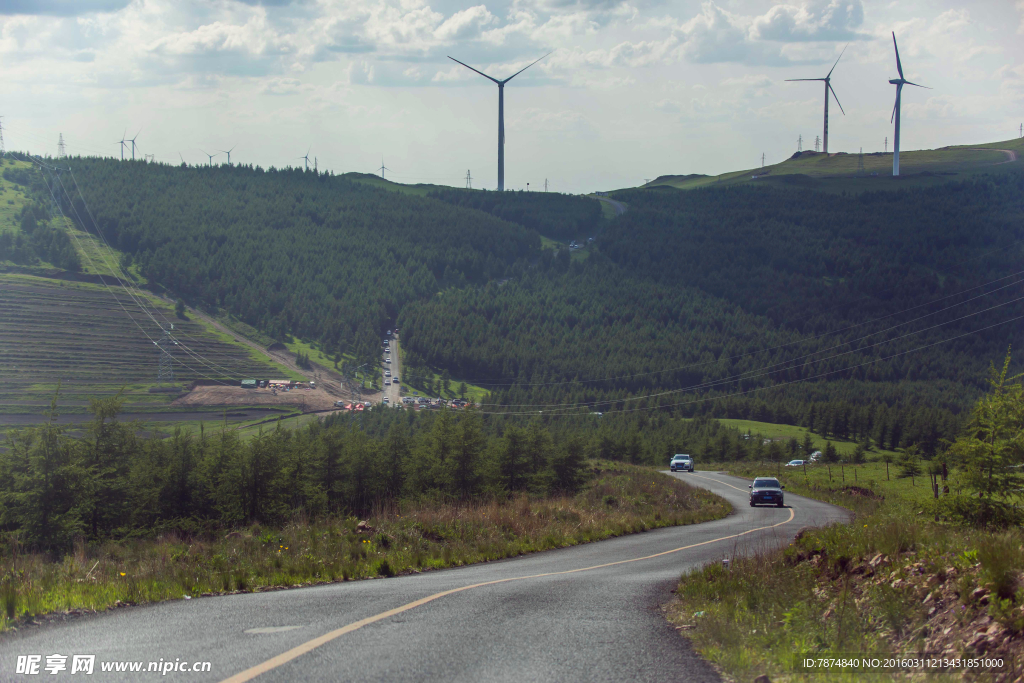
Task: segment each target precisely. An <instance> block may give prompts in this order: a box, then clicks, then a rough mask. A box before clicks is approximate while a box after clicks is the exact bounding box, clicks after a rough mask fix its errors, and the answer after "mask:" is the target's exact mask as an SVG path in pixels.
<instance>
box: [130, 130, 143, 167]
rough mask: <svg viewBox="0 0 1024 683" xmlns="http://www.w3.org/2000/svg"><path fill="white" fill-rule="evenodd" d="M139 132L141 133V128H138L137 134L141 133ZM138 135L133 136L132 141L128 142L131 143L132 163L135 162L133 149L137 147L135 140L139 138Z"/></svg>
mask: <svg viewBox="0 0 1024 683" xmlns="http://www.w3.org/2000/svg"><path fill="white" fill-rule="evenodd" d="M141 132H142V129H141V128H139V133H141ZM139 133H136V134H135V137H134V138H132V139H131V140H130V141H129V142H131V143H132V161H135V148H136V147H137V145H136V144H135V138H137V137H139Z"/></svg>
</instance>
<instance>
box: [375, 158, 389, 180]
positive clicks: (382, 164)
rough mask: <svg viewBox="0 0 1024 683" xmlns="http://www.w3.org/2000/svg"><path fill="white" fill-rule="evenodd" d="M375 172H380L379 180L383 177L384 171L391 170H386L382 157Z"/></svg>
mask: <svg viewBox="0 0 1024 683" xmlns="http://www.w3.org/2000/svg"><path fill="white" fill-rule="evenodd" d="M377 170H378V171H380V177H381V178H383V177H384V171H390V170H391V169H390V168H388V167H387V166H385V165H384V157H383V156H382V157H381V158H380V168H378V169H377Z"/></svg>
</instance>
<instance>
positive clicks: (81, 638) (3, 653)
mask: <svg viewBox="0 0 1024 683" xmlns="http://www.w3.org/2000/svg"><path fill="white" fill-rule="evenodd" d="M670 476H677V477H679V478H681V479H683V480H686V481H688V482H690V483H692V484H694V485H698V486H702V487H705V488H707V489H710V490H711V491H714V492H715V493H718V494H719V495H721V496H723V497H724V498H726V499H727V500H728V501H729V502H730V503H732V505H733V506H734V508H735V512H734V513H733V514H730V515H729V516H728V517H726V518H724V519H721V520H717V521H713V522H706V523H704V524H696V525H691V526H682V527H672V528H667V529H659V530H655V531H650V532H647V533H643V534H633V535H629V536H623V537H619V538H614V539H610V540H607V541H602V542H598V543H590V544H586V545H581V546H576V547H573V548H565V549H561V550H554V551H550V552H544V553H536V554H533V555H527V556H523V557H519V558H515V559H511V560H505V561H501V562H492V563H484V564H477V565H472V566H469V567H463V568H460V569H452V570H445V571H434V572H425V573H422V574H415V575H408V576H401V577H397V578H392V579H382V580H370V581H356V582H351V583H343V584H331V585H325V586H319V587H313V588H303V589H296V590H288V591H278V592H268V593H249V594H241V595H232V596H225V597H215V598H200V599H194V600H188V601H186V600H179V601H174V602H167V603H162V604H157V605H149V606H140V607H131V608H126V609H119V610H113V611H110V612H105V613H101V614H97V615H93V616H88V617H82V618H78V619H75V620H72V621H69V622H67V623H64V624H55V625H51V626H43V627H38V628H27V629H23V630H22V631H21V632H19V633H16V634H5V635H3V636H0V680H4V681H7V680H12V679H13V680H31V679H32V678H33V677H21V676H15V675H14V672H15V666H16V659H17V656H18V655H30V654H38V655H42V656H43V663H44V664H45V661H46V659H45V658H46V656H47V655H50V654H53V653H58V654H63V655H74V654H83V653H84V654H94V655H96V669H95V673H94V674H93V676H91V677H89V678H88V679H87V680H112V681H125V680H161V679H162V680H172V679H173V680H188V681H231V682H233V683H241V682H242V681H249V680H256V681H259V682H260V683H263V682H268V681H281V682H284V681H389V682H390V681H417V682H418V681H474V682H475V681H517V682H518V681H627V680H628V681H691V682H698V683H700V682H702V681H718V680H720V679H719V677H718V675H717V674H716V672H715V671H714V670H713V668H712V667H711V666H710V665H708V664H707V663H706V662H705V661H704V660H703V659H701V658H700V657H699V656H697V655H696V654H695V653H694V652H693V651H692V649H691V648H690V647H689V645H688V644H687V642H686V641H685V640H684V639H682V638H680V636H679V635H678V633H677V632H676V631H675V630H673V629H672V628H671V627H670V626H669V625H668V623H667V622H666V620H665V618H664V616H663V614H662V612H661V609H660V606H661V605H663V604H664V603H666V602H668V601H669V599H670V598H671V593H670V591H671V590H672V588H674V586H675V584H676V582H677V581H678V579H679V576H680V574H682V573H683V572H686V571H688V570H691V569H694V568H697V567H700V566H702V565H703V564H705V563H707V562H716V561H720V560H721V559H722V558H723V557H726V556H734V555H739V554H741V553H749V552H752V551H756V550H758V549H766V548H774V547H778V546H781V545H784V544H786V543H788V542H789V541H790V540H791V539H792V538H793V536H794V535H795V534H796V532H797V531H798V530H799V529H800V528H802V527H805V526H819V525H824V524H829V523H832V522H840V521H846V520H848V519H849V513H848V512H847V511H846V510H843V509H841V508H837V507H834V506H831V505H827V504H825V503H820V502H817V501H813V500H809V499H806V498H801V497H799V496H794V495H789V496H787V503H788V504H789V506H788V507H786V508H782V509H775V508H753V509H752V508H749V507H748V506H747V503H746V500H747V488H746V484H747V482H746V481H745V480H742V479H738V478H736V477H730V476H726V475H723V474H717V473H713V472H702V471H698V472H696V473H694V474H686V473H678V474H673V475H670ZM160 659H163V660H164V661H165V662H174V661H176V660H180V661H183V662H190V663H191V662H210V665H211V667H210V671H209V672H206V673H175V672H171V673H169V674H168V675H167V676H166V677H162V676H161V675H160V674H156V673H149V674H146V673H139V674H130V673H106V674H104V673H102V672H101V671H100V663H101V662H110V661H122V660H124V661H142V662H146V663H148V662H150V661H157V660H160ZM68 661H69V662H70V661H71V660H70V658H69V660H68ZM68 669H69V670H70V666H69V667H68ZM143 669H145V664H144V665H143ZM62 676H63V678H62ZM40 678H45V679H46V680H63V679H67V680H78V679H79V678H82V677H81V676H79V675H74V676H72V675H69V672H68V671H64V672H63V673H62V674H58V675H56V676H51V675H49V674H46V672H45V671H43V672H42V676H40Z"/></svg>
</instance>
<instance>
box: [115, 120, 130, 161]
mask: <svg viewBox="0 0 1024 683" xmlns="http://www.w3.org/2000/svg"><path fill="white" fill-rule="evenodd" d="M127 132H128V129H127V128H125V129H124V133H122V134H121V139H120V140H118V141H117V143H118V144H119V145H121V161H124V148H125V146H126V145H127V144H128V143H127V142H125V139H124V136H125V133H127Z"/></svg>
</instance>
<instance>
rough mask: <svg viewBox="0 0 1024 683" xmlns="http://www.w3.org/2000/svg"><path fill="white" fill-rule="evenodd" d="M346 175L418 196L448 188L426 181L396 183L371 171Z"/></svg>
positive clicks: (366, 183) (375, 185)
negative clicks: (407, 183)
mask: <svg viewBox="0 0 1024 683" xmlns="http://www.w3.org/2000/svg"><path fill="white" fill-rule="evenodd" d="M344 177H345V178H346V179H348V180H354V181H356V182H357V183H363V184H364V185H370V186H372V187H379V188H382V189H384V190H391V191H393V192H401V193H402V194H411V195H416V196H418V197H426V196H427V195H428V194H430V193H431V192H433V191H434V190H439V189H448V186H447V185H430V184H426V183H416V184H415V185H406V184H405V183H396V182H394V181H391V180H387V179H386V178H381V177H380V176H378V175H373V174H371V173H346V174H344Z"/></svg>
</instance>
